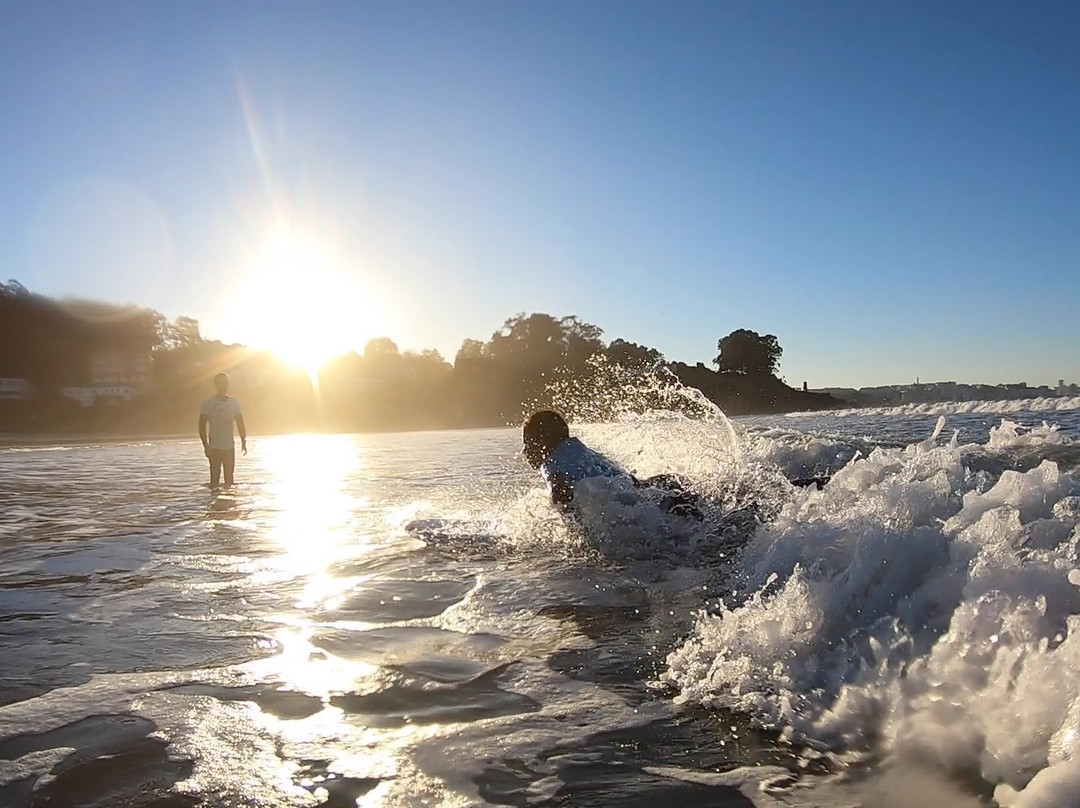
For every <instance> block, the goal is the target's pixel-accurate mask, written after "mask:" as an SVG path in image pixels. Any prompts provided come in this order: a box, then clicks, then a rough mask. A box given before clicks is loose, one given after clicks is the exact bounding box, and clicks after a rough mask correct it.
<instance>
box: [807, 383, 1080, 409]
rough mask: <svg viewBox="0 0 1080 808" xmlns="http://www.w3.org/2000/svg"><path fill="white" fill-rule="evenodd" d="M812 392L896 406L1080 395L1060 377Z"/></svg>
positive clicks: (861, 404) (855, 402) (854, 401)
mask: <svg viewBox="0 0 1080 808" xmlns="http://www.w3.org/2000/svg"><path fill="white" fill-rule="evenodd" d="M814 392H819V393H828V394H829V395H832V396H835V397H836V398H840V399H843V400H844V401H848V402H851V403H852V404H853V405H855V406H859V407H896V406H900V405H901V404H935V403H938V402H945V401H1009V400H1016V399H1028V398H1055V397H1059V396H1076V395H1080V388H1078V387H1077V385H1076V384H1065V381H1064V380H1063V379H1059V380H1058V383H1057V387H1055V388H1051V387H1049V386H1047V385H1045V384H1044V385H1040V386H1039V387H1031V386H1029V385H1028V383H1027V382H1016V383H1013V384H959V383H957V382H952V381H949V382H931V383H928V384H923V383H921V382H918V381H916V382H915V384H899V385H887V386H883V387H861V388H859V389H857V390H856V389H854V388H850V387H826V388H822V389H819V390H815V391H814Z"/></svg>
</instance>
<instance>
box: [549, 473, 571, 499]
mask: <svg viewBox="0 0 1080 808" xmlns="http://www.w3.org/2000/svg"><path fill="white" fill-rule="evenodd" d="M573 499H574V484H573V483H572V482H570V478H569V477H567V476H566V475H565V474H552V475H551V501H552V502H553V503H555V504H556V505H565V504H566V503H568V502H572V501H573Z"/></svg>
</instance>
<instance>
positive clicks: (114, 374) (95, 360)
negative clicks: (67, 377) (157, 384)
mask: <svg viewBox="0 0 1080 808" xmlns="http://www.w3.org/2000/svg"><path fill="white" fill-rule="evenodd" d="M88 365H89V367H88V375H89V380H90V381H89V384H83V385H67V386H64V387H61V388H60V395H61V396H63V397H64V398H68V399H71V400H72V401H77V402H78V403H79V404H81V405H82V406H84V407H90V406H92V405H94V404H96V403H98V402H99V401H100V402H105V403H113V404H115V403H117V402H120V401H131V400H132V399H133V398H137V397H138V396H140V395H143V394H144V393H146V392H147V391H148V390H149V389H150V381H151V375H150V374H151V358H150V356H149V355H148V354H137V353H124V352H121V351H97V352H95V353H93V354H91V356H90V361H89V363H88Z"/></svg>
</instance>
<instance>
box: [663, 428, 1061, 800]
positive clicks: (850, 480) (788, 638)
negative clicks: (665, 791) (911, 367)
mask: <svg viewBox="0 0 1080 808" xmlns="http://www.w3.org/2000/svg"><path fill="white" fill-rule="evenodd" d="M939 432H941V424H940V423H939V424H938V427H937V429H936V430H935V434H934V436H932V437H931V438H928V439H927V440H924V441H920V442H918V443H915V444H912V445H910V446H907V447H903V448H886V447H878V448H876V449H874V450H873V451H871V452H870V453H869V454H868V455H866V456H858V457H855V458H853V459H852V460H850V461H849V462H848V463H847V465H845V466H844V467H843V468H842V469H840V470H839V471H837V472H836V474H835V475H834V476H833V478H832V481H831V482H830V484H829V485H828V486H826V487H825V488H824V490H822V491H815V490H799V491H796V492H794V494H793V495H792V496H791V497H790V499H789V500H788V501H787V502H786V503H785V504H784V505H783V506H782V507H781V508H780V509H779V512H778V513H777V515H776V517H775V518H774V519H773V520H772V521H771V522H769V523H767V524H765V525H763V526H762V527H761V528H760V529H759V530H758V531H757V533H756V534H755V535H754V537H753V538H752V539H751V540H750V542H749V543H748V544H747V546H746V547H745V549H744V550H743V552H742V553H741V555H740V556H739V558H738V559H737V578H736V581H735V582H734V591H733V593H732V594H731V596H729V597H728V598H726V600H725V602H724V603H723V604H722V605H721V606H720V608H718V609H715V610H713V611H711V612H702V613H701V614H699V615H698V617H697V622H696V626H695V629H694V631H693V634H692V635H691V636H690V637H689V639H688V640H687V641H686V642H685V643H684V644H683V645H681V646H680V647H679V648H677V649H676V650H675V651H674V652H673V653H672V654H671V655H670V656H669V658H668V660H667V663H668V670H667V672H666V673H665V675H664V678H665V679H666V680H667V681H669V682H670V683H672V684H674V685H675V686H677V687H678V688H679V690H680V696H679V698H680V699H682V700H692V701H698V702H701V703H703V704H706V705H709V706H715V707H724V708H729V709H736V710H740V711H744V712H746V713H749V714H751V715H752V716H754V717H755V718H756V719H757V720H758V721H759V722H760V723H762V724H763V725H766V726H772V727H777V728H779V729H780V730H781V731H782V733H783V735H784V737H786V738H787V739H788V740H789V741H791V742H794V743H802V744H809V745H811V746H814V747H818V748H823V749H828V750H831V751H833V752H836V753H841V754H854V755H863V754H875V755H880V754H885V755H886V756H909V757H915V758H918V759H920V760H926V761H931V762H932V763H933V765H935V766H941V767H943V768H945V769H946V770H948V771H949V772H950V773H951V774H960V775H963V776H965V777H966V776H976V777H980V778H983V779H985V780H986V781H988V782H989V783H991V784H994V785H996V786H997V787H998V792H997V793H996V798H997V799H998V801H999V802H1000V803H1001V804H1003V805H1010V806H1051V805H1054V806H1057V805H1072V804H1074V802H1068V801H1065V802H1062V801H1061V800H1060V799H1059V798H1060V796H1061V795H1063V794H1067V793H1073V794H1074V793H1075V792H1074V791H1073V792H1070V791H1069V789H1070V788H1074V787H1075V783H1076V782H1080V781H1078V780H1077V778H1078V777H1080V740H1078V739H1080V588H1078V586H1080V572H1078V571H1077V569H1076V568H1077V560H1078V546H1080V530H1078V528H1077V525H1078V524H1080V505H1078V503H1080V498H1078V496H1080V482H1078V480H1077V479H1075V478H1074V477H1072V476H1070V475H1069V474H1068V473H1065V472H1063V471H1062V470H1061V469H1060V468H1059V467H1058V466H1057V464H1055V463H1054V462H1051V461H1049V460H1044V461H1042V462H1041V463H1039V464H1038V465H1036V466H1034V467H1033V468H1030V469H1028V470H1026V471H1020V470H1015V469H1007V470H1005V471H1002V472H998V475H997V476H994V475H993V474H991V473H990V472H988V471H986V470H981V471H978V472H975V471H973V470H972V468H971V467H970V461H971V459H972V457H973V456H975V455H978V454H980V453H981V454H993V453H997V452H1001V451H1006V450H1011V449H1014V448H1016V447H1017V445H1018V444H1023V443H1027V444H1029V445H1034V446H1047V445H1052V444H1054V442H1055V441H1057V440H1059V438H1060V436H1057V435H1056V433H1055V431H1054V430H1053V429H1051V428H1049V427H1046V428H1042V429H1039V428H1037V429H1035V430H1030V431H1025V430H1023V429H1021V428H1018V427H1017V426H1016V425H1014V424H1010V423H1009V422H1007V421H1006V422H1003V423H1002V425H1001V426H1000V427H998V428H997V429H996V430H995V431H994V432H993V433H992V434H991V438H990V440H989V441H988V442H987V444H985V445H983V446H960V445H958V441H957V440H956V438H955V436H954V437H953V439H952V440H951V441H949V442H948V443H946V444H943V445H942V444H941V443H940V440H941V439H940V437H939V436H938V433H939ZM772 439H773V436H772V435H769V434H762V435H759V436H758V437H757V440H759V441H762V442H767V441H768V440H772ZM784 440H786V439H782V441H781V442H783V441H784ZM807 445H809V444H807ZM774 451H777V452H780V453H783V452H784V451H787V450H784V449H777V450H774ZM762 453H767V451H763V452H762Z"/></svg>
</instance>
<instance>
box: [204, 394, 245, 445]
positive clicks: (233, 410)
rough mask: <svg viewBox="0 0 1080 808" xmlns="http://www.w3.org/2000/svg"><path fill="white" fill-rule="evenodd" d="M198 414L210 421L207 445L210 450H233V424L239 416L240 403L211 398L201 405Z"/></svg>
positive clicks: (229, 399) (215, 397) (233, 400)
mask: <svg viewBox="0 0 1080 808" xmlns="http://www.w3.org/2000/svg"><path fill="white" fill-rule="evenodd" d="M200 412H201V413H202V414H203V415H205V416H207V417H208V418H209V419H210V436H209V439H208V441H207V442H208V443H209V444H210V448H211V449H224V450H226V451H228V450H229V449H232V448H233V424H234V423H235V422H236V419H237V418H238V417H239V416H240V402H239V401H237V400H236V399H235V398H233V397H231V396H229V397H227V398H226V399H225V400H224V401H222V400H221V399H220V398H218V397H217V396H211V397H210V398H208V399H206V401H204V402H203V403H202V408H201V409H200Z"/></svg>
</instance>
